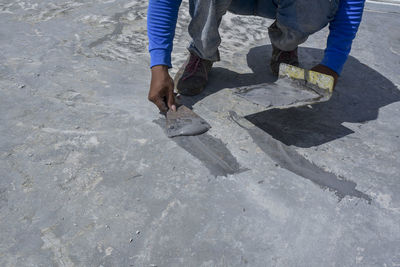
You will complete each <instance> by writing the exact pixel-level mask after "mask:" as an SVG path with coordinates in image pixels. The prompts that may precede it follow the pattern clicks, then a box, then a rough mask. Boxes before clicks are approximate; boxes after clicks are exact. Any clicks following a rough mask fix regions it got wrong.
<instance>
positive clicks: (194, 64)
mask: <svg viewBox="0 0 400 267" xmlns="http://www.w3.org/2000/svg"><path fill="white" fill-rule="evenodd" d="M200 63H201V58H200V57H198V56H196V55H193V54H192V55H191V56H190V59H189V62H188V64H187V65H186V68H185V72H186V73H187V74H186V75H185V77H184V78H183V80H186V79H188V78H189V77H191V76H192V75H193V74H195V73H196V71H197V69H198V67H199V65H200Z"/></svg>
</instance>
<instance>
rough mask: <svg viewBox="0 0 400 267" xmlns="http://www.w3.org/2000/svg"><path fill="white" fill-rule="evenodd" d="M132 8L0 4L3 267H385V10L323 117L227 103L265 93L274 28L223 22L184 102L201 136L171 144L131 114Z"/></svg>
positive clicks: (141, 16)
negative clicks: (203, 77) (261, 89)
mask: <svg viewBox="0 0 400 267" xmlns="http://www.w3.org/2000/svg"><path fill="white" fill-rule="evenodd" d="M146 8H147V0H131V1H128V0H120V1H115V0H88V1H80V0H57V1H49V0H46V1H44V0H40V1H39V0H1V1H0V24H1V27H0V48H1V49H0V62H1V64H0V227H1V228H0V229H1V235H0V266H399V265H400V223H399V222H400V136H399V135H400V131H399V129H400V120H399V113H400V90H399V84H400V75H399V69H400V41H399V40H400V32H399V29H400V7H399V6H398V5H396V4H392V5H387V4H381V3H378V4H373V3H369V4H367V6H366V11H365V14H364V21H363V23H362V25H361V28H360V31H359V34H358V38H357V40H356V41H355V42H354V45H353V51H352V53H351V57H350V58H349V60H348V62H347V64H346V66H345V68H344V71H343V74H342V77H341V78H340V82H339V84H338V85H337V87H336V90H335V92H334V95H333V96H332V99H331V100H330V101H329V102H326V103H321V104H318V105H314V106H313V107H312V108H309V107H303V108H298V109H287V110H276V109H273V110H268V111H260V110H258V111H257V110H256V109H252V107H250V106H248V105H247V104H245V103H242V102H240V101H238V100H237V99H234V98H232V94H230V92H231V90H233V89H235V88H237V87H240V86H249V85H254V84H257V83H264V82H272V81H274V79H273V77H272V76H271V74H270V71H269V69H268V60H269V58H270V53H271V46H270V45H269V41H268V38H267V27H268V25H269V24H270V23H271V21H270V20H266V19H262V18H255V17H242V16H234V15H232V14H227V15H226V16H225V18H224V20H223V22H222V25H221V34H222V37H223V43H222V45H221V55H222V61H221V62H219V63H218V64H216V66H215V68H214V69H213V71H212V73H211V76H210V84H209V86H208V87H207V88H206V91H205V92H204V93H203V94H202V95H200V96H197V97H193V98H185V99H183V101H185V103H186V104H187V105H189V106H191V107H193V108H194V111H195V112H196V113H198V114H199V115H200V116H201V117H202V118H204V119H205V120H206V121H207V122H209V123H210V124H211V126H212V128H211V130H210V131H208V132H207V133H206V134H205V135H203V136H200V137H179V138H178V139H170V138H168V137H167V136H166V135H165V132H164V129H162V127H160V126H159V125H158V124H157V123H154V122H153V121H156V120H157V119H159V118H160V115H159V114H158V112H157V111H156V108H155V106H153V105H152V104H151V103H148V102H147V100H146V97H147V92H148V86H149V70H148V63H149V57H148V54H147V52H146V49H147V48H146V46H147V37H146V34H145V28H146ZM187 9H188V3H187V1H184V3H183V4H182V8H181V11H180V20H179V22H178V28H177V34H176V42H175V51H174V61H173V63H174V69H173V70H172V71H171V73H174V72H176V70H177V69H178V67H179V65H180V64H181V63H182V62H183V61H184V60H185V58H186V50H185V46H186V44H187V41H188V36H187V33H186V31H185V29H186V27H187V24H188V21H189V17H188V13H187ZM327 33H328V32H327V29H325V30H323V31H321V32H319V33H317V34H315V35H313V36H312V37H310V38H309V40H308V41H307V42H306V43H305V44H304V45H302V47H301V48H300V49H299V53H300V59H301V62H302V66H303V67H311V66H313V65H314V64H316V63H318V62H319V60H320V59H321V57H322V52H323V50H322V49H323V48H324V47H325V39H326V36H327ZM242 115H246V117H244V118H243V117H242Z"/></svg>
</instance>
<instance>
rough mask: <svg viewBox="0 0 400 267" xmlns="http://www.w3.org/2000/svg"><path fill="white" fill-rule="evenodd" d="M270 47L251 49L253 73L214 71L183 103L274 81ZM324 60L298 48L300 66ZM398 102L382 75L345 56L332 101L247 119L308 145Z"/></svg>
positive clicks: (279, 137) (280, 136)
mask: <svg viewBox="0 0 400 267" xmlns="http://www.w3.org/2000/svg"><path fill="white" fill-rule="evenodd" d="M271 50H272V48H271V45H264V46H259V47H254V48H251V49H250V51H249V53H248V54H247V64H248V66H249V68H250V69H251V70H252V73H245V74H240V73H236V72H234V71H230V70H227V69H224V68H213V70H212V71H211V73H210V80H209V84H208V85H207V87H206V89H205V90H204V92H203V93H201V94H200V95H197V96H194V97H184V98H183V101H182V103H183V104H185V105H187V106H192V105H193V104H194V103H196V102H197V101H200V100H201V99H203V98H205V97H207V96H210V95H212V94H214V93H216V92H218V91H219V90H222V89H225V88H237V87H242V86H249V85H255V84H260V83H272V82H274V81H275V80H276V78H275V77H274V76H273V75H272V74H271V71H270V69H269V58H270V55H271ZM322 57H323V50H321V49H315V48H305V47H300V48H299V59H300V62H301V64H302V65H301V66H302V67H305V68H308V69H309V68H312V67H313V66H314V65H316V64H318V63H319V62H320V61H321V59H322ZM397 101H400V91H399V90H398V89H397V87H396V86H395V85H394V84H393V83H392V82H391V81H390V80H388V79H387V78H385V77H384V76H383V75H381V74H380V73H378V72H377V71H375V70H373V69H371V68H370V67H368V66H366V65H365V64H362V63H361V62H360V61H358V60H357V59H356V58H354V57H351V56H349V59H348V60H347V62H346V65H345V67H344V70H343V72H342V75H341V77H340V79H339V82H338V84H337V86H336V88H335V90H334V93H333V96H332V98H331V99H330V100H329V101H328V102H323V103H319V104H315V105H312V107H311V108H310V107H298V108H289V109H270V110H267V111H263V112H260V113H256V114H252V115H249V116H246V119H248V120H249V121H250V122H252V123H253V124H255V125H256V126H257V127H259V128H260V129H262V130H264V131H265V132H267V133H268V134H270V135H271V136H272V137H273V138H275V139H277V140H279V141H281V142H282V143H284V144H286V145H293V146H297V147H304V148H307V147H312V146H318V145H321V144H324V143H326V142H330V141H332V140H335V139H338V138H341V137H344V136H346V135H348V134H351V133H353V131H352V130H351V129H349V128H346V127H345V126H343V125H342V124H343V123H344V122H350V123H365V122H368V121H371V120H375V119H376V118H377V117H378V113H379V108H381V107H384V106H386V105H389V104H391V103H394V102H397Z"/></svg>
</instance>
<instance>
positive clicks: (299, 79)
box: [235, 64, 333, 109]
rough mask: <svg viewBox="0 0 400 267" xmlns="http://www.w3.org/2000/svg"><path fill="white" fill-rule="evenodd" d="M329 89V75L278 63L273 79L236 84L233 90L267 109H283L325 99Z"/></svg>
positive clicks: (330, 89)
mask: <svg viewBox="0 0 400 267" xmlns="http://www.w3.org/2000/svg"><path fill="white" fill-rule="evenodd" d="M332 91H333V77H331V76H329V75H325V74H322V73H318V72H315V71H309V70H305V69H302V68H299V67H295V66H291V65H288V64H281V65H280V70H279V79H278V80H277V81H276V82H275V83H264V84H257V85H252V86H247V87H242V88H238V90H237V91H236V92H235V94H237V95H238V96H240V97H243V98H245V99H246V100H248V101H250V102H252V103H255V104H258V105H261V106H264V107H265V108H267V109H272V108H280V109H285V108H291V107H300V106H305V105H311V104H316V103H320V102H324V101H328V100H329V99H330V97H331V96H332Z"/></svg>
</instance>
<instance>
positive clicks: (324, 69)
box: [311, 64, 339, 87]
mask: <svg viewBox="0 0 400 267" xmlns="http://www.w3.org/2000/svg"><path fill="white" fill-rule="evenodd" d="M311 70H313V71H316V72H319V73H323V74H327V75H330V76H332V77H333V80H334V81H333V87H335V86H336V83H337V80H338V78H339V75H338V74H337V73H336V72H335V71H334V70H331V69H330V68H328V67H327V66H324V65H321V64H318V65H317V66H315V67H314V68H312V69H311Z"/></svg>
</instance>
